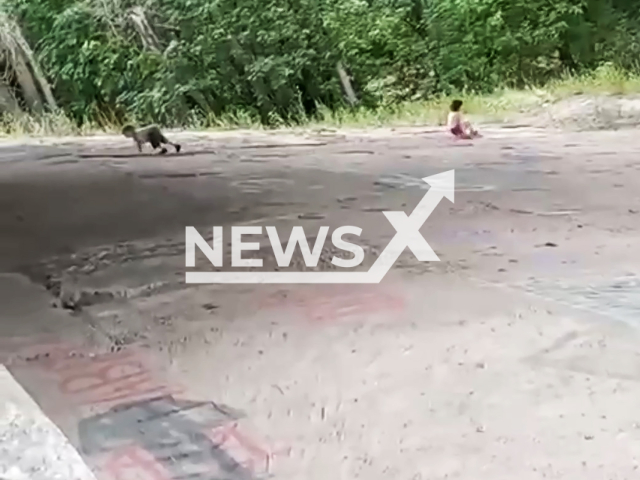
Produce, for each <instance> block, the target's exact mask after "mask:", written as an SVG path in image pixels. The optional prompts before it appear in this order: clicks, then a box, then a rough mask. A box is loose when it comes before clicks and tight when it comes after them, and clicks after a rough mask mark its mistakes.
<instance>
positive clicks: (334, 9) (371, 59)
mask: <svg viewBox="0 0 640 480" xmlns="http://www.w3.org/2000/svg"><path fill="white" fill-rule="evenodd" d="M0 5H2V11H3V16H2V17H0V29H2V31H0V47H2V50H4V52H5V55H4V56H3V57H0V58H1V59H3V60H0V63H2V62H4V63H6V64H8V63H10V62H9V60H7V59H8V58H9V57H10V55H7V53H11V52H12V50H13V49H12V47H11V46H10V45H8V43H11V42H10V40H7V38H8V35H7V32H11V31H15V26H12V25H13V24H11V22H13V21H15V25H16V26H17V27H18V29H19V31H20V35H21V37H24V40H26V44H28V46H30V48H31V50H32V51H33V57H34V61H35V63H36V64H37V65H38V67H39V70H40V71H41V74H42V76H43V77H44V78H45V79H46V80H47V81H48V83H49V84H50V85H51V90H52V93H53V97H54V98H55V102H56V104H57V106H58V107H59V108H60V110H56V111H55V112H40V113H38V114H37V115H34V114H33V112H31V114H30V115H23V114H22V113H16V112H13V113H7V112H5V113H4V115H3V116H2V117H0V130H2V131H5V132H8V133H23V132H35V133H49V132H62V133H67V132H68V133H77V132H79V131H80V132H81V131H83V130H86V129H94V128H106V129H111V128H116V127H117V126H118V125H121V124H123V123H125V122H134V123H150V122H156V123H160V124H162V125H164V126H167V127H194V128H210V127H230V126H241V127H257V126H267V127H279V126H290V125H296V124H309V123H311V124H316V125H330V126H332V125H344V124H356V125H377V124H394V123H437V122H438V121H440V120H441V119H442V117H443V115H444V114H446V105H447V104H448V99H449V98H450V96H451V95H454V94H455V95H459V96H461V97H462V98H464V99H465V108H466V110H467V111H469V112H470V113H482V114H484V115H485V116H489V117H494V118H501V117H503V116H505V115H506V114H507V113H509V112H513V111H522V110H529V109H532V108H536V107H539V106H540V105H543V104H544V103H546V102H549V101H553V100H557V99H560V98H563V97H566V96H567V95H571V94H575V93H602V92H605V93H635V92H640V77H639V76H638V75H636V72H640V69H639V68H638V65H637V64H636V61H637V60H636V59H637V58H640V56H639V54H640V28H639V27H640V10H638V9H637V8H633V7H634V6H636V4H635V3H632V2H631V1H630V0H554V1H549V0H527V1H525V0H144V1H143V0H2V3H1V4H0ZM3 19H4V20H3ZM3 24H4V26H2V25H3ZM11 38H14V37H11ZM14 43H15V42H14ZM3 44H4V45H3ZM5 67H6V65H5ZM16 68H17V67H16ZM32 69H33V67H32ZM345 72H348V75H349V78H350V82H347V83H346V84H345V83H344V81H341V76H340V73H345ZM7 85H8V87H10V89H13V90H19V88H18V87H16V82H15V80H13V81H12V80H11V79H9V81H8V83H7ZM0 87H2V84H1V83H0ZM349 87H351V88H352V89H353V91H354V92H355V96H356V97H357V104H353V105H352V102H350V101H347V98H348V95H347V94H346V93H347V92H348V89H349ZM23 88H24V86H23ZM23 96H24V94H23ZM16 97H17V98H18V100H19V101H20V102H22V103H24V101H23V99H22V97H21V95H20V94H16ZM0 110H1V103H0ZM23 110H25V109H24V108H23V109H22V110H21V111H23Z"/></svg>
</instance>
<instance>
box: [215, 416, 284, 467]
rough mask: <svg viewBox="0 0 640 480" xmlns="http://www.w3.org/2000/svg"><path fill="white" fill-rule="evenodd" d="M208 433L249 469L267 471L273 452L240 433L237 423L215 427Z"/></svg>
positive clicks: (216, 442)
mask: <svg viewBox="0 0 640 480" xmlns="http://www.w3.org/2000/svg"><path fill="white" fill-rule="evenodd" d="M208 435H209V438H211V440H212V441H213V442H214V443H215V444H216V445H219V446H220V447H221V448H222V449H223V450H224V451H225V452H227V453H228V454H229V455H230V456H231V457H232V458H233V459H235V461H236V462H238V463H239V464H240V465H242V466H243V467H245V468H247V469H248V470H249V471H251V472H254V473H256V472H264V473H269V471H270V467H271V459H272V457H273V454H272V453H270V452H269V451H268V450H267V449H266V448H263V447H262V446H260V445H258V443H257V442H256V441H255V440H252V439H251V438H249V436H248V435H245V434H244V433H242V432H241V431H240V430H239V429H238V424H237V423H235V422H233V423H228V424H226V425H223V426H221V427H218V428H215V429H213V430H211V431H210V432H209V434H208Z"/></svg>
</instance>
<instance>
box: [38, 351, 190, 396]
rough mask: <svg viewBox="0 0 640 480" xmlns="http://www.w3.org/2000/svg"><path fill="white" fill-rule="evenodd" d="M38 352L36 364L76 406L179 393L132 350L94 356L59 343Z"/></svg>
mask: <svg viewBox="0 0 640 480" xmlns="http://www.w3.org/2000/svg"><path fill="white" fill-rule="evenodd" d="M39 350H40V353H38V354H36V357H35V359H36V360H38V362H37V363H38V365H39V366H40V367H42V368H43V369H45V370H47V371H49V372H52V373H54V374H55V376H56V378H57V380H58V385H59V388H60V391H61V392H62V393H64V394H65V395H69V396H70V397H71V398H72V399H73V400H74V402H76V403H78V404H80V405H98V404H100V405H107V404H111V405H114V404H118V403H122V402H125V401H135V400H142V399H144V398H150V397H156V396H162V395H173V394H176V393H179V390H177V389H175V388H170V387H169V386H167V385H165V384H164V383H159V382H157V381H156V380H155V378H154V376H153V375H152V373H151V371H150V370H149V369H148V368H147V366H146V365H145V362H144V360H143V358H142V355H141V354H140V353H139V352H138V351H136V350H134V349H128V350H121V351H119V352H112V353H103V354H98V355H96V354H93V353H90V352H88V351H83V350H80V349H73V348H70V347H69V346H67V345H63V344H59V345H52V346H48V348H47V349H46V353H44V352H45V350H42V349H39ZM107 406H109V405H107Z"/></svg>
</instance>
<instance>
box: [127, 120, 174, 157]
mask: <svg viewBox="0 0 640 480" xmlns="http://www.w3.org/2000/svg"><path fill="white" fill-rule="evenodd" d="M122 134H123V135H124V136H125V137H128V138H132V139H133V141H134V142H135V143H136V145H137V146H138V151H139V152H142V146H143V145H144V144H145V143H149V144H151V146H152V147H153V149H154V150H156V149H158V148H161V150H160V154H161V155H163V154H165V153H167V149H166V148H165V147H164V146H163V145H171V146H172V147H173V148H175V150H176V153H177V152H179V151H180V145H178V144H177V143H173V142H170V141H169V140H167V137H165V136H164V134H163V133H162V131H161V130H160V128H158V127H157V126H156V125H149V126H148V127H144V128H141V129H139V130H136V129H135V128H134V127H133V126H132V125H126V126H125V127H124V128H123V129H122Z"/></svg>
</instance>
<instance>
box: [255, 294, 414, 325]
mask: <svg viewBox="0 0 640 480" xmlns="http://www.w3.org/2000/svg"><path fill="white" fill-rule="evenodd" d="M259 307H261V308H293V309H299V310H301V311H302V312H304V315H305V316H306V317H307V318H308V319H310V320H314V321H324V320H338V319H347V318H358V317H363V316H366V315H375V314H379V313H383V312H397V311H401V310H403V309H404V307H405V301H404V298H403V297H402V296H400V295H398V294H394V293H390V292H383V291H380V290H379V288H378V287H374V288H373V289H366V290H365V289H362V288H353V287H351V288H342V289H339V290H338V289H335V288H328V289H316V290H313V291H310V290H308V289H304V290H302V289H301V290H298V291H294V292H288V293H287V294H276V295H272V296H270V297H268V298H266V299H265V300H264V301H262V302H261V303H260V304H259Z"/></svg>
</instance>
